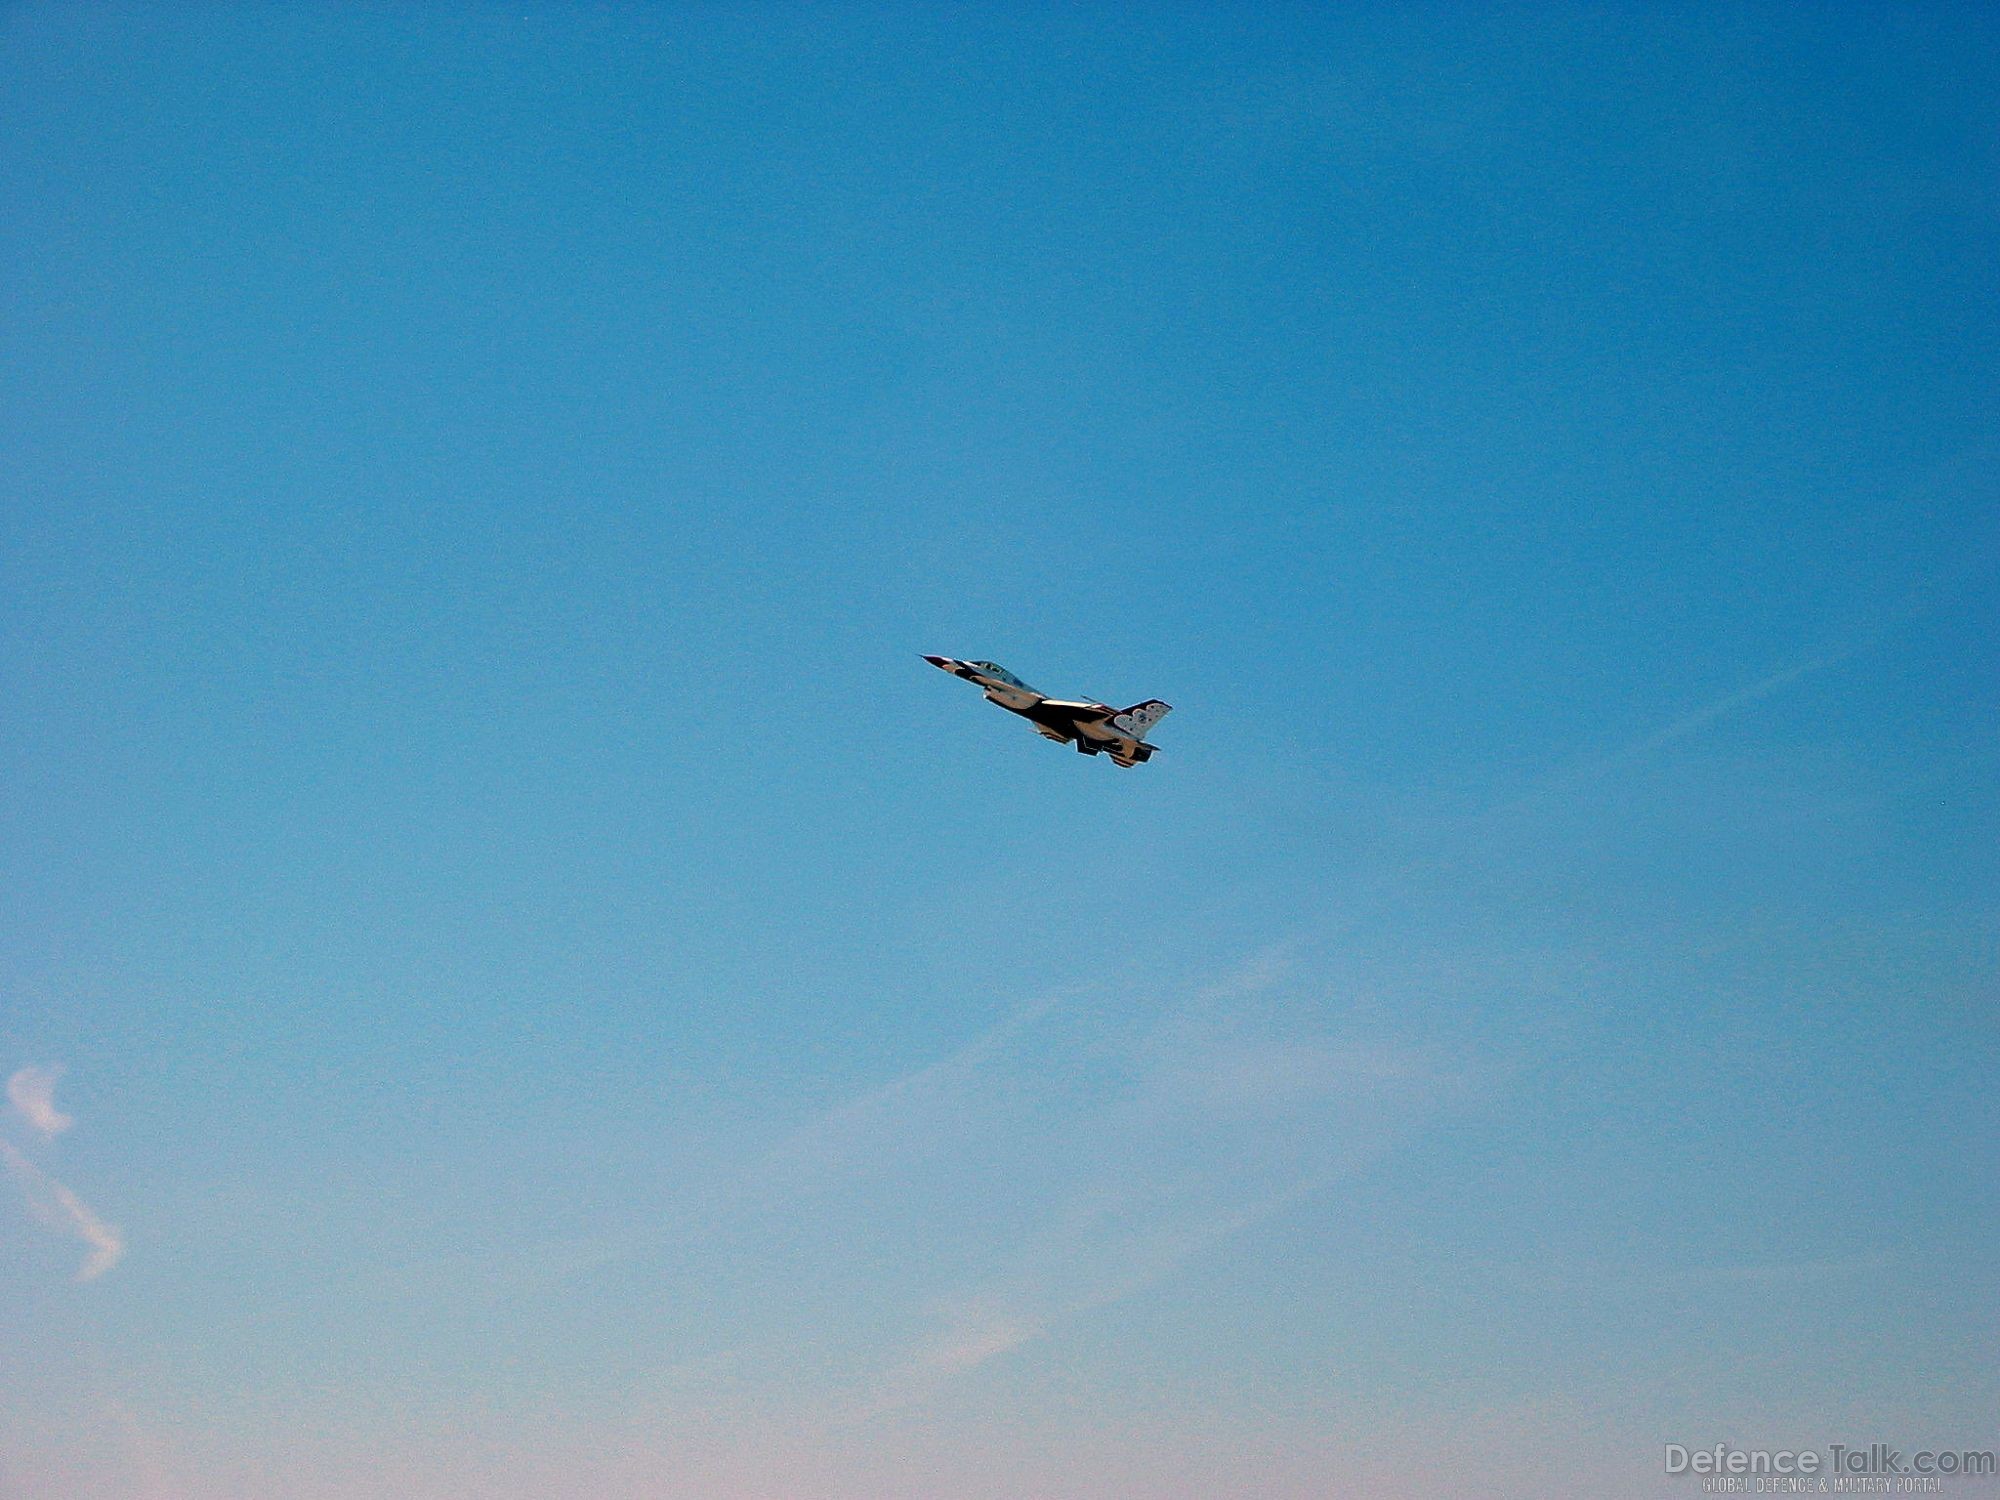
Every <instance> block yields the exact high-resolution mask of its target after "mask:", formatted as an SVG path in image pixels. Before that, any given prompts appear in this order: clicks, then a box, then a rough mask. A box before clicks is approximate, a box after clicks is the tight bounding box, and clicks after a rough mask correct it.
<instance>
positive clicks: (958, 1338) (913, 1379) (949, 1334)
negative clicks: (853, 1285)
mask: <svg viewBox="0 0 2000 1500" xmlns="http://www.w3.org/2000/svg"><path fill="white" fill-rule="evenodd" d="M1042 1332H1043V1328H1042V1325H1041V1323H1040V1322H1039V1321H1037V1320H1036V1319H1034V1318H1030V1317H1026V1316H1023V1315H1021V1314H1020V1313H1017V1312H1015V1311H1012V1310H1010V1309H1008V1308H1006V1307H1004V1306H998V1305H993V1304H971V1305H960V1306H955V1307H951V1308H948V1309H945V1310H944V1314H943V1317H942V1319H941V1326H940V1327H939V1328H938V1329H936V1330H935V1331H934V1332H932V1333H931V1334H929V1335H927V1336H926V1337H924V1338H922V1339H920V1340H919V1341H918V1342H917V1343H916V1344H915V1345H913V1346H912V1347H911V1348H910V1349H909V1350H908V1351H907V1352H906V1353H905V1354H904V1355H903V1356H902V1357H901V1358H900V1359H899V1360H897V1361H896V1363H895V1364H894V1365H892V1366H891V1367H890V1368H889V1369H887V1370H885V1371H883V1372H882V1373H881V1374H880V1375H878V1376H877V1377H876V1378H875V1380H874V1381H873V1383H872V1384H871V1386H870V1388H869V1390H868V1392H867V1394H866V1395H865V1396H864V1397H863V1398H862V1399H861V1401H860V1402H859V1403H857V1404H856V1406H855V1407H854V1408H853V1409H852V1410H851V1411H849V1412H848V1413H846V1420H847V1421H850V1422H865V1421H868V1420H870V1419H872V1418H875V1417H881V1416H887V1415H888V1414H889V1413H891V1412H895V1411H901V1410H903V1409H905V1408H907V1407H910V1406H915V1405H918V1404H920V1403H922V1402H923V1401H925V1400H927V1399H929V1397H930V1396H931V1395H933V1394H934V1393H935V1392H936V1391H937V1389H938V1388H939V1387H940V1386H942V1385H943V1384H945V1382H947V1381H949V1380H951V1379H953V1378H954V1377H956V1376H959V1375H963V1374H966V1373H967V1372H968V1371H971V1370H976V1369H978V1368H979V1366H981V1365H983V1364H985V1363H987V1362H988V1361H989V1360H993V1359H997V1358H999V1357H1000V1356H1001V1355H1003V1354H1009V1353H1012V1352H1013V1351H1014V1350H1016V1349H1018V1348H1020V1347H1021V1346H1022V1345H1023V1344H1025V1343H1027V1342H1028V1341H1029V1340H1030V1339H1034V1338H1037V1337H1039V1336H1040V1335H1041V1333H1042Z"/></svg>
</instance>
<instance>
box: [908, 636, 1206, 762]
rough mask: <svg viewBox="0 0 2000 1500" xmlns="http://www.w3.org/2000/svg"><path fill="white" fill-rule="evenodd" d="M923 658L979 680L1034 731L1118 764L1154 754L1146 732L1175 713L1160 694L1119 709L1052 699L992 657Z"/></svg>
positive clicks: (994, 696)
mask: <svg viewBox="0 0 2000 1500" xmlns="http://www.w3.org/2000/svg"><path fill="white" fill-rule="evenodd" d="M924 660H925V661H927V662H929V663H930V664H931V665H932V666H934V667H941V668H943V669H944V670H945V671H947V672H949V673H951V674H952V676H954V677H963V678H964V679H965V680H966V681H968V682H972V683H976V684H978V686H980V687H981V688H983V689H985V692H986V696H987V697H988V698H991V699H992V700H993V701H994V702H995V703H997V704H999V705H1000V706H1001V707H1002V708H1004V709H1007V710H1008V711H1009V712H1011V713H1017V714H1019V715H1020V716H1021V717H1022V718H1024V719H1026V720H1027V721H1028V722H1029V723H1030V724H1033V725H1034V726H1035V732H1036V733H1037V734H1039V735H1043V736H1045V737H1046V738H1048V739H1052V740H1054V741H1055V742H1056V743H1057V744H1059V745H1075V746H1076V748H1077V749H1078V750H1080V751H1082V752H1083V753H1084V754H1085V755H1098V754H1108V755H1109V756H1110V757H1111V759H1112V760H1113V761H1114V762H1115V763H1116V764H1118V765H1121V766H1136V765H1138V764H1139V763H1140V762H1141V761H1146V760H1151V759H1152V758H1153V752H1154V751H1155V750H1157V749H1159V748H1160V747H1159V746H1158V745H1149V744H1147V743H1146V731H1147V730H1149V729H1151V728H1152V727H1153V726H1154V725H1155V724H1157V723H1159V722H1160V720H1162V719H1164V718H1165V717H1166V716H1167V715H1168V714H1170V713H1172V712H1173V709H1172V708H1171V707H1170V706H1169V705H1167V704H1165V703H1162V702H1161V701H1160V700H1159V699H1158V698H1148V699H1147V700H1146V701H1145V702H1144V703H1135V704H1133V705H1132V706H1131V707H1130V708H1127V709H1123V710H1120V709H1116V708H1113V707H1112V706H1111V705H1110V704H1108V703H1088V702H1080V701H1078V702H1073V701H1069V700H1065V699H1061V698H1050V697H1047V696H1045V695H1044V694H1041V693H1038V692H1036V691H1035V690H1034V689H1033V688H1031V687H1029V686H1028V685H1027V683H1025V682H1023V681H1021V679H1020V678H1018V677H1016V676H1015V675H1014V674H1013V673H1012V672H1010V671H1008V670H1007V669H1006V668H1005V667H999V666H995V665H994V664H993V663H992V662H990V661H955V660H953V659H952V658H951V657H949V656H926V657H925V658H924Z"/></svg>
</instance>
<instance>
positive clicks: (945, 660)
mask: <svg viewBox="0 0 2000 1500" xmlns="http://www.w3.org/2000/svg"><path fill="white" fill-rule="evenodd" d="M924 660H925V661H927V662H929V663H930V664H931V665H932V666H934V667H949V666H950V665H951V658H950V657H948V656H926V657H925V658H924Z"/></svg>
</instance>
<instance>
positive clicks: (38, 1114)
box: [7, 1066, 76, 1136]
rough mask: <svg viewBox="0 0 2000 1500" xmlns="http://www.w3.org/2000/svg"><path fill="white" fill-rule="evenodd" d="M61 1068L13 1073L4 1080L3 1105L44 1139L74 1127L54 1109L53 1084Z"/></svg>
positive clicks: (66, 1117) (68, 1117)
mask: <svg viewBox="0 0 2000 1500" xmlns="http://www.w3.org/2000/svg"><path fill="white" fill-rule="evenodd" d="M61 1077H62V1069H61V1068H37V1067H32V1066H31V1067H26V1068H19V1069H16V1070H15V1072H14V1074H13V1076H12V1077H10V1078H9V1079H8V1080H7V1102H8V1103H9V1104H12V1105H13V1106H14V1112H15V1113H16V1114H18V1115H19V1116H20V1117H21V1118H22V1119H24V1120H26V1121H27V1122H28V1124H29V1125H30V1126H32V1127H33V1128H34V1129H35V1130H37V1131H39V1132H40V1133H41V1134H43V1135H45V1136H56V1135H61V1134H62V1133H63V1132H64V1131H65V1130H67V1129H69V1128H70V1126H72V1125H74V1124H75V1123H76V1121H75V1120H73V1119H72V1118H71V1117H70V1116H68V1115H66V1114H64V1113H63V1112H62V1111H61V1110H59V1109H57V1108H56V1080H57V1079H59V1078H61Z"/></svg>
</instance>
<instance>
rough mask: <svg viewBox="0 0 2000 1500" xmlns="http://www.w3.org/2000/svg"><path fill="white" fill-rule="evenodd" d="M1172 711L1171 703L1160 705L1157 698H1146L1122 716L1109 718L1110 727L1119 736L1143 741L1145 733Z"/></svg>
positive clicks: (1114, 715) (1117, 715)
mask: <svg viewBox="0 0 2000 1500" xmlns="http://www.w3.org/2000/svg"><path fill="white" fill-rule="evenodd" d="M1173 711H1174V707H1173V705H1172V704H1171V703H1162V702H1161V701H1160V700H1159V699H1158V698H1148V699H1147V700H1146V701H1145V702H1144V703H1135V704H1133V705H1132V706H1131V707H1130V708H1128V709H1126V710H1125V712H1123V713H1122V714H1113V715H1112V716H1111V727H1112V728H1114V729H1116V730H1117V731H1118V732H1119V733H1120V734H1129V735H1130V736H1131V737H1132V738H1133V739H1135V740H1143V739H1144V738H1145V737H1146V731H1147V730H1149V729H1151V728H1152V727H1153V726H1154V725H1155V724H1157V723H1159V722H1160V720H1162V719H1164V718H1165V717H1166V716H1167V715H1168V714H1170V713H1172V712H1173Z"/></svg>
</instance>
